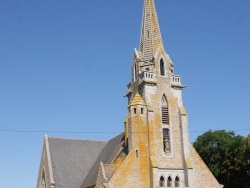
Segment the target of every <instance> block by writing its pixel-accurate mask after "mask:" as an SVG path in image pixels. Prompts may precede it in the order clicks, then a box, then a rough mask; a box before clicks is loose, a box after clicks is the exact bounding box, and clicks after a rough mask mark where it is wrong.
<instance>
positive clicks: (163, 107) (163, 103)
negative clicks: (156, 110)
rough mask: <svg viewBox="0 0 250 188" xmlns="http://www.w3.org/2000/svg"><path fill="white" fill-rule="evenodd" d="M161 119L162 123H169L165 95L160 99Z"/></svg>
mask: <svg viewBox="0 0 250 188" xmlns="http://www.w3.org/2000/svg"><path fill="white" fill-rule="evenodd" d="M161 119H162V123H163V124H167V125H168V124H169V114H168V103H167V100H166V97H165V96H163V97H162V99H161Z"/></svg>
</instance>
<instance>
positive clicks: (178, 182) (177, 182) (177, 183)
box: [174, 176, 180, 187]
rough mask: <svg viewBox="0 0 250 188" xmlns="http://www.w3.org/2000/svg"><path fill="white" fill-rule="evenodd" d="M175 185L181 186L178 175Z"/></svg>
mask: <svg viewBox="0 0 250 188" xmlns="http://www.w3.org/2000/svg"><path fill="white" fill-rule="evenodd" d="M174 185H175V187H180V178H179V177H178V176H176V178H175V182H174Z"/></svg>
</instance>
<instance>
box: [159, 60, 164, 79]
mask: <svg viewBox="0 0 250 188" xmlns="http://www.w3.org/2000/svg"><path fill="white" fill-rule="evenodd" d="M160 74H161V76H165V66H164V61H163V59H161V61H160Z"/></svg>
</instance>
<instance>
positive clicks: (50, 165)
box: [44, 134, 55, 185]
mask: <svg viewBox="0 0 250 188" xmlns="http://www.w3.org/2000/svg"><path fill="white" fill-rule="evenodd" d="M44 141H45V147H46V152H47V158H48V167H49V175H50V180H51V185H55V180H54V176H53V170H52V163H51V155H50V149H49V137H48V135H47V134H45V136H44Z"/></svg>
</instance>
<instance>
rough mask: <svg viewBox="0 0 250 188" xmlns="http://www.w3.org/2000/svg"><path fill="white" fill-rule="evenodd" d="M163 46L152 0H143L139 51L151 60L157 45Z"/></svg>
mask: <svg viewBox="0 0 250 188" xmlns="http://www.w3.org/2000/svg"><path fill="white" fill-rule="evenodd" d="M160 46H161V47H163V43H162V38H161V32H160V27H159V23H158V18H157V14H156V9H155V3H154V0H144V8H143V17H142V26H141V41H140V52H141V53H142V55H143V58H144V59H145V60H151V59H152V58H153V56H154V55H155V53H156V51H157V49H158V48H159V47H160Z"/></svg>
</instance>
